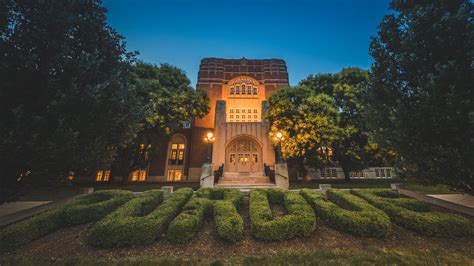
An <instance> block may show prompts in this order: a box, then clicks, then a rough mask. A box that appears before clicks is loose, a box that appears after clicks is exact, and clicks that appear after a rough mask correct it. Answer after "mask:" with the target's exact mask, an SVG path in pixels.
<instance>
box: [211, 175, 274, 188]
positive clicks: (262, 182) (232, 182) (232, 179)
mask: <svg viewBox="0 0 474 266" xmlns="http://www.w3.org/2000/svg"><path fill="white" fill-rule="evenodd" d="M214 187H225V188H237V189H240V190H242V191H249V190H250V189H253V188H276V185H275V184H274V183H272V182H271V181H270V178H269V177H268V176H265V175H264V174H263V173H260V172H259V173H234V172H224V173H223V175H222V177H221V178H220V179H219V182H218V183H217V184H215V185H214Z"/></svg>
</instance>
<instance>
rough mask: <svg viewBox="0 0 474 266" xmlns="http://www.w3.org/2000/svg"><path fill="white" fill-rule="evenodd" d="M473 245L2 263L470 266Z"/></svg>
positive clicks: (11, 261)
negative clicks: (213, 257)
mask: <svg viewBox="0 0 474 266" xmlns="http://www.w3.org/2000/svg"><path fill="white" fill-rule="evenodd" d="M473 254H474V248H459V249H449V250H447V249H416V248H394V249H379V248H369V249H367V250H337V249H336V250H318V251H313V252H307V253H304V252H301V253H297V252H292V253H277V254H273V255H267V256H258V257H257V256H241V257H233V258H229V259H228V260H227V259H226V260H210V259H207V258H186V259H163V258H153V257H148V258H143V259H138V260H113V259H109V260H105V259H99V260H91V259H89V258H85V257H83V258H69V259H44V258H27V259H24V258H21V259H14V260H4V261H3V263H2V265H249V266H250V265H255V266H260V265H472V263H473V260H474V255H473ZM0 261H1V259H0Z"/></svg>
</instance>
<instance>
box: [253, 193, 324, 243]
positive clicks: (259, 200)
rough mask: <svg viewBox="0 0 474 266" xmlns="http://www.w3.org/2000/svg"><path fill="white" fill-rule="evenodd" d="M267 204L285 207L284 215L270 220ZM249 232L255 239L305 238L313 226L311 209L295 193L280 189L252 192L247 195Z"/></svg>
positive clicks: (313, 218) (269, 210) (314, 224)
mask: <svg viewBox="0 0 474 266" xmlns="http://www.w3.org/2000/svg"><path fill="white" fill-rule="evenodd" d="M270 202H271V203H277V204H284V205H285V208H286V210H287V212H288V214H287V215H284V216H280V217H276V218H275V217H273V214H272V210H271V209H270ZM249 209H250V210H249V211H250V232H251V234H252V236H253V237H254V238H255V239H257V240H263V241H274V240H285V239H289V238H293V237H297V236H307V235H309V234H310V233H311V232H313V231H314V229H315V227H316V218H315V216H314V212H313V210H312V209H311V206H309V205H308V203H307V202H306V201H305V199H304V198H303V197H302V196H301V195H298V194H296V193H292V192H289V191H285V190H281V189H255V190H252V191H251V192H250V200H249Z"/></svg>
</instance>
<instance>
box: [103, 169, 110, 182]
mask: <svg viewBox="0 0 474 266" xmlns="http://www.w3.org/2000/svg"><path fill="white" fill-rule="evenodd" d="M109 179H110V170H105V175H104V182H108V181H109Z"/></svg>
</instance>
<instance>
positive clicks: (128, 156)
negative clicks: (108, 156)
mask: <svg viewBox="0 0 474 266" xmlns="http://www.w3.org/2000/svg"><path fill="white" fill-rule="evenodd" d="M133 73H134V82H135V84H136V87H137V88H138V90H139V92H140V95H141V97H142V101H141V102H143V103H144V106H143V107H144V108H145V110H146V117H145V119H144V121H143V123H144V127H143V129H142V130H140V132H139V133H138V134H137V137H136V138H135V139H134V141H133V142H132V143H131V144H130V145H129V146H127V147H126V148H125V150H123V151H121V157H120V158H119V160H118V161H117V162H116V164H115V165H116V167H117V169H119V171H118V172H120V173H121V175H122V176H127V175H128V174H129V172H130V171H131V170H132V169H133V168H145V167H146V165H147V164H148V163H149V160H150V158H152V157H153V155H154V154H156V153H158V152H165V151H160V150H159V145H158V142H159V141H160V140H161V139H162V138H163V137H166V136H169V135H170V134H171V133H172V132H173V130H174V129H175V128H178V127H182V126H183V125H184V123H186V122H190V121H191V120H192V118H194V117H203V116H204V115H205V114H207V113H208V112H209V99H208V97H207V95H206V94H205V93H204V92H203V91H200V90H194V89H193V88H192V87H191V86H190V81H189V79H188V78H187V77H186V74H185V73H184V72H183V71H182V70H181V69H179V68H177V67H174V66H171V65H169V64H162V65H160V66H156V65H153V64H148V63H144V62H138V63H137V64H135V65H134V66H133ZM125 180H126V179H124V181H125Z"/></svg>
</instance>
